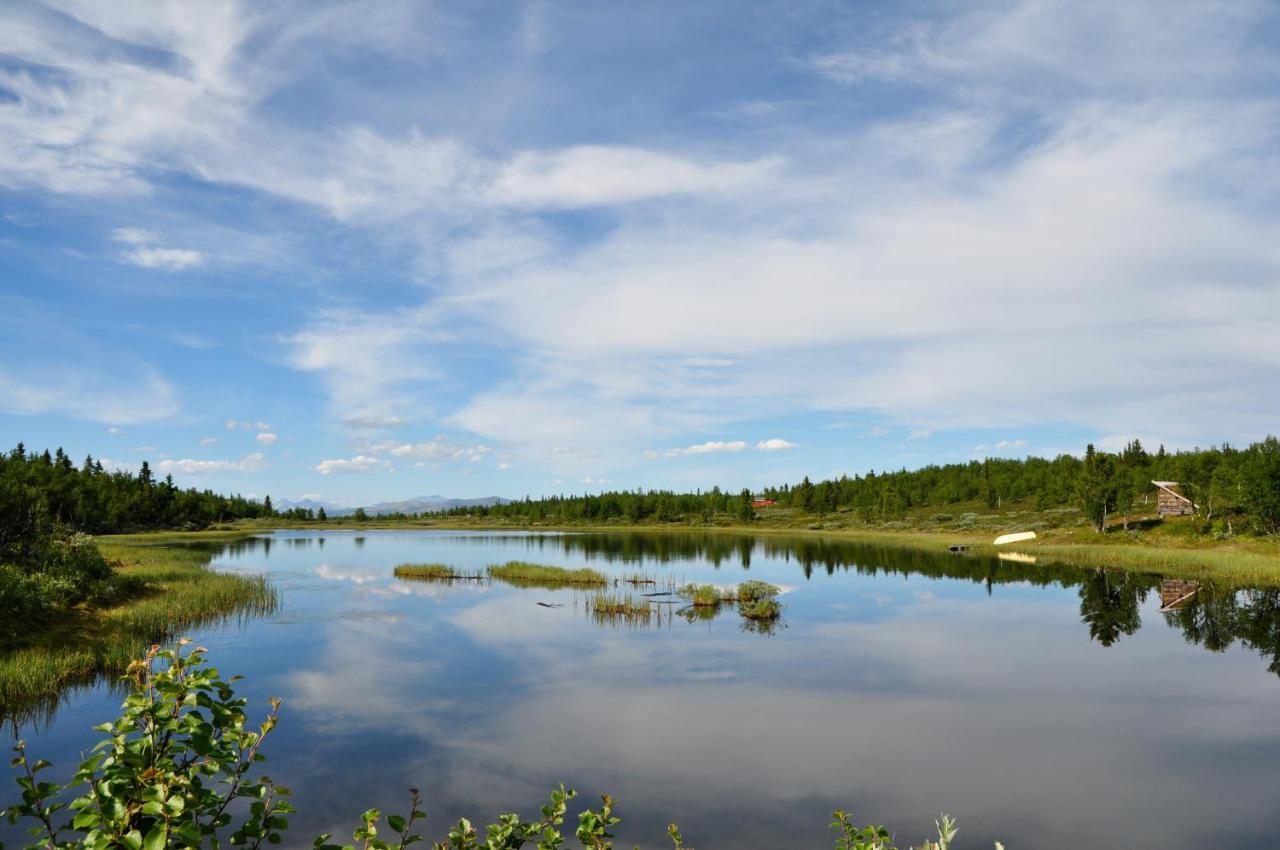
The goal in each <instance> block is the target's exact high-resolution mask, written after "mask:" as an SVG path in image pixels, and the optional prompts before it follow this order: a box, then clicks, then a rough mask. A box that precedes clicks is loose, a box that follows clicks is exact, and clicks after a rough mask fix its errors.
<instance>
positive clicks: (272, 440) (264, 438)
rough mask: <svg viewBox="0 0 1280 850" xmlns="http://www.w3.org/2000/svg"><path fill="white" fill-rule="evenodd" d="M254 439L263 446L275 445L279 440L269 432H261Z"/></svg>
mask: <svg viewBox="0 0 1280 850" xmlns="http://www.w3.org/2000/svg"><path fill="white" fill-rule="evenodd" d="M256 439H257V440H258V442H259V443H262V444H263V445H264V446H274V445H275V444H276V441H277V440H279V439H280V438H279V437H278V436H277V435H275V434H272V433H271V432H270V431H263V432H262V433H261V434H259V435H258V436H257V438H256Z"/></svg>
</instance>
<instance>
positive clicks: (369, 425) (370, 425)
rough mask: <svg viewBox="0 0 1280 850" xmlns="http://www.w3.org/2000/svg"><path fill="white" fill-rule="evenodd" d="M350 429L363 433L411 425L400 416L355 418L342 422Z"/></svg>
mask: <svg viewBox="0 0 1280 850" xmlns="http://www.w3.org/2000/svg"><path fill="white" fill-rule="evenodd" d="M342 424H343V425H345V426H346V427H348V428H352V429H355V430H361V431H365V430H367V431H372V430H376V429H379V428H398V427H400V426H401V425H407V424H409V420H407V419H404V418H403V417H400V416H353V417H350V418H349V419H344V420H342Z"/></svg>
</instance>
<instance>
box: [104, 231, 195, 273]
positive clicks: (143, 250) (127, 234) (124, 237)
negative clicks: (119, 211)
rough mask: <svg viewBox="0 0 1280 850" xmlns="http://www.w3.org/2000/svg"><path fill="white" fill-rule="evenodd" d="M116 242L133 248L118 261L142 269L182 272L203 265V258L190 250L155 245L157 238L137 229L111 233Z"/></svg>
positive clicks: (122, 253)
mask: <svg viewBox="0 0 1280 850" xmlns="http://www.w3.org/2000/svg"><path fill="white" fill-rule="evenodd" d="M111 238H112V239H114V240H115V241H116V242H120V243H123V244H125V245H132V246H134V247H132V248H130V249H129V250H127V251H123V252H121V254H120V261H121V262H122V263H127V264H129V265H133V266H138V267H140V268H144V269H163V270H164V271H182V270H183V269H189V268H192V267H193V266H201V265H204V262H205V256H204V254H203V253H201V252H200V251H196V250H193V249H190V248H168V247H165V246H163V245H157V244H155V243H156V242H158V241H159V237H158V236H157V235H156V234H155V233H152V232H151V231H150V230H143V229H142V228H139V227H119V228H116V229H115V230H113V231H111Z"/></svg>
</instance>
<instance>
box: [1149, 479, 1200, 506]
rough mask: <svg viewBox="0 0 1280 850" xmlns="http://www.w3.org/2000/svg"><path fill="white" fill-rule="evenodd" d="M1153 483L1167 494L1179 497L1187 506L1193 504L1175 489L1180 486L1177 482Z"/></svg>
mask: <svg viewBox="0 0 1280 850" xmlns="http://www.w3.org/2000/svg"><path fill="white" fill-rule="evenodd" d="M1151 483H1152V484H1154V485H1156V486H1157V487H1159V488H1160V489H1161V490H1163V491H1165V492H1166V493H1168V494H1169V495H1170V496H1177V497H1178V498H1179V499H1181V500H1182V501H1184V502H1186V503H1187V504H1191V503H1192V502H1191V500H1190V499H1188V498H1187V497H1186V496H1184V495H1182V494H1181V493H1179V492H1178V491H1177V490H1175V489H1173V488H1175V487H1177V486H1178V482H1177V481H1152V482H1151Z"/></svg>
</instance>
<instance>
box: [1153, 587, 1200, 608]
mask: <svg viewBox="0 0 1280 850" xmlns="http://www.w3.org/2000/svg"><path fill="white" fill-rule="evenodd" d="M1199 590H1200V582H1198V581H1195V580H1194V579H1177V578H1166V579H1162V580H1161V582H1160V613H1161V614H1168V613H1169V612H1170V611H1177V610H1178V609H1180V608H1186V607H1187V606H1188V605H1190V604H1191V600H1192V599H1194V598H1195V595H1196V593H1197V592H1198V591H1199Z"/></svg>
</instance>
